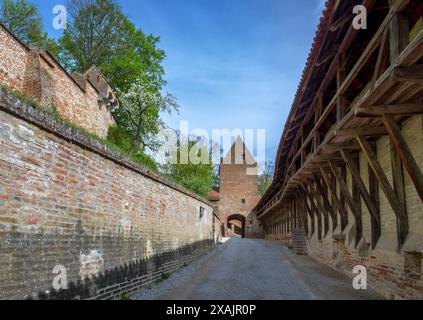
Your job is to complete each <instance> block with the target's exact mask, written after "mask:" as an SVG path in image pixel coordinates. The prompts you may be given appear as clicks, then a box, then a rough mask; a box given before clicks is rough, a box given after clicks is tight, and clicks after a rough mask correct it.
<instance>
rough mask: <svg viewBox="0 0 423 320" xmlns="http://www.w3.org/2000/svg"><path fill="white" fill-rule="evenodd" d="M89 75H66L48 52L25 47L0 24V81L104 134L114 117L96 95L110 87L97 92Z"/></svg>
mask: <svg viewBox="0 0 423 320" xmlns="http://www.w3.org/2000/svg"><path fill="white" fill-rule="evenodd" d="M92 70H93V69H90V70H89V71H92ZM88 76H89V74H88V73H87V74H84V75H79V74H77V73H75V74H74V75H73V76H71V75H69V74H68V73H67V72H66V70H65V69H64V68H63V67H62V66H61V65H60V64H59V63H58V62H57V61H56V60H55V59H54V57H53V56H51V55H50V54H49V53H48V52H46V51H44V50H41V49H38V48H31V49H30V48H28V47H27V46H26V45H24V44H23V43H22V42H20V41H19V39H17V38H16V37H14V36H13V35H12V34H11V33H9V32H8V31H7V30H6V29H5V28H4V27H3V26H2V25H1V24H0V85H1V86H6V87H8V88H10V89H13V90H17V91H19V92H20V93H22V94H23V95H25V96H27V97H28V98H31V99H33V100H35V101H37V102H39V103H40V104H41V105H43V106H45V107H49V108H55V109H56V110H57V112H58V113H59V114H60V116H62V117H63V118H65V119H66V120H69V121H71V122H72V123H74V124H75V125H78V126H80V127H83V128H85V129H87V130H88V131H90V132H92V133H94V134H96V135H98V136H99V137H102V138H104V137H106V136H107V131H108V128H109V126H110V125H112V124H114V123H115V121H114V119H113V117H112V115H111V112H110V111H111V110H109V109H108V108H107V107H106V106H102V105H101V104H99V98H100V97H102V95H105V96H106V95H107V93H110V92H112V90H111V88H110V87H108V88H105V89H104V91H105V92H100V91H99V88H98V86H97V85H96V83H94V81H95V80H96V79H89V78H88ZM103 82H105V81H103ZM112 98H113V99H114V98H115V97H112Z"/></svg>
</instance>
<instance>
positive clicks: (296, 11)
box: [32, 0, 324, 161]
mask: <svg viewBox="0 0 423 320" xmlns="http://www.w3.org/2000/svg"><path fill="white" fill-rule="evenodd" d="M32 2H34V3H36V4H38V5H39V8H40V11H41V13H42V14H43V17H44V23H45V25H46V29H47V31H48V32H49V34H50V35H51V36H53V37H58V36H60V31H57V30H52V27H51V21H52V18H53V14H52V13H51V12H52V8H53V6H54V5H57V4H66V1H57V0H32ZM119 3H120V4H121V5H122V8H123V11H124V12H125V14H127V15H128V16H129V17H130V18H131V20H132V21H133V22H134V23H135V24H136V25H137V26H139V27H141V28H142V29H143V30H144V32H146V33H152V34H154V35H157V36H160V38H161V42H160V47H161V48H162V49H164V50H165V52H166V55H167V58H166V60H165V61H164V66H165V70H166V80H167V82H168V85H167V87H166V88H165V90H166V91H169V92H171V93H173V94H174V95H175V96H176V97H177V99H178V102H179V104H180V105H181V110H180V114H179V115H175V114H174V115H172V116H167V115H163V117H164V119H165V121H166V123H167V124H168V125H169V126H170V127H172V128H174V129H177V128H179V122H180V121H181V120H182V121H184V120H187V121H188V122H189V126H190V129H195V128H204V129H206V130H208V131H209V132H210V134H211V130H212V129H224V128H227V129H231V130H232V129H236V128H240V129H265V130H266V160H272V161H273V160H274V158H275V154H276V151H277V147H278V144H279V140H280V136H281V133H282V130H283V126H284V124H285V120H286V117H287V116H288V113H289V110H290V107H291V104H292V101H293V98H294V95H295V92H296V89H297V86H298V83H299V80H300V76H301V73H302V70H303V68H304V65H305V62H306V58H307V56H308V53H309V51H310V46H311V44H312V40H313V37H314V34H315V31H316V28H317V25H318V22H319V18H320V15H321V12H322V9H323V4H324V0H299V1H296V0H121V1H119ZM259 160H262V159H259Z"/></svg>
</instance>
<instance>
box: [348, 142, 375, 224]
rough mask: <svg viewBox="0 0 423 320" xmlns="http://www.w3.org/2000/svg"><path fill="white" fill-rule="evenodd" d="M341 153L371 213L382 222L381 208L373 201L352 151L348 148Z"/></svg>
mask: <svg viewBox="0 0 423 320" xmlns="http://www.w3.org/2000/svg"><path fill="white" fill-rule="evenodd" d="M341 155H342V158H343V159H344V161H345V163H346V164H347V166H348V169H349V170H350V172H351V175H352V177H353V179H354V181H355V185H356V186H357V188H358V190H359V191H360V193H361V196H362V197H363V200H364V202H365V203H366V206H367V208H368V209H369V212H370V215H371V216H372V217H374V218H375V219H376V220H377V221H378V223H380V217H379V209H378V207H377V206H376V205H375V204H374V203H373V201H372V198H371V197H370V194H369V192H368V191H367V189H366V186H365V184H364V182H363V179H362V178H361V176H360V171H359V168H358V167H357V166H356V164H355V163H354V160H353V158H352V157H351V155H350V153H349V152H348V151H347V150H341Z"/></svg>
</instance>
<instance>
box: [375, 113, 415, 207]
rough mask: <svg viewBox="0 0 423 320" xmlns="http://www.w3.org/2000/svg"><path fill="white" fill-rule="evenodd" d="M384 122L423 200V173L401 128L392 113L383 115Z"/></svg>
mask: <svg viewBox="0 0 423 320" xmlns="http://www.w3.org/2000/svg"><path fill="white" fill-rule="evenodd" d="M383 123H384V125H385V127H386V130H387V131H388V133H389V136H390V137H391V139H392V142H393V144H394V146H395V148H396V150H397V151H398V154H399V156H400V157H401V160H402V162H403V164H404V167H405V168H406V170H407V172H408V174H409V175H410V178H411V180H412V181H413V183H414V187H415V188H416V190H417V193H418V195H419V196H420V199H421V200H422V201H423V174H422V172H421V170H420V167H419V165H418V164H417V161H416V160H415V159H414V157H413V154H412V153H411V150H410V148H409V147H408V144H407V142H406V141H405V139H404V137H403V135H402V133H401V129H400V128H399V126H398V124H397V123H396V122H395V120H394V118H393V117H392V116H390V115H384V116H383Z"/></svg>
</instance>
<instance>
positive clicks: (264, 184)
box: [258, 161, 275, 196]
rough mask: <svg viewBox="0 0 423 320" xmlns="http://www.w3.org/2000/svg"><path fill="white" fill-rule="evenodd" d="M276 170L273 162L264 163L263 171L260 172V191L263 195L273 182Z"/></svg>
mask: <svg viewBox="0 0 423 320" xmlns="http://www.w3.org/2000/svg"><path fill="white" fill-rule="evenodd" d="M274 171H275V166H274V164H273V162H271V161H269V162H266V163H265V164H264V168H263V171H262V172H261V173H260V174H259V177H258V183H259V193H260V195H261V196H263V195H264V194H265V192H266V191H267V190H268V189H269V187H270V186H271V184H272V182H273V175H274Z"/></svg>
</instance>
